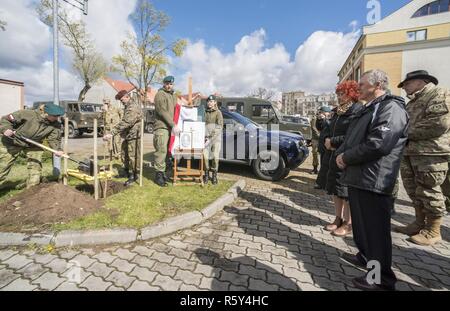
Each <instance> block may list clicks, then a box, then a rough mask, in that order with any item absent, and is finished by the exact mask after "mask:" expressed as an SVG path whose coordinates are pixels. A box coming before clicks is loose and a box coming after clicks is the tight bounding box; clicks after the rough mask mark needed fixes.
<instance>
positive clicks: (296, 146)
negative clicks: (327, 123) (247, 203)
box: [221, 109, 309, 181]
mask: <svg viewBox="0 0 450 311" xmlns="http://www.w3.org/2000/svg"><path fill="white" fill-rule="evenodd" d="M221 111H222V114H223V118H224V129H223V140H222V152H221V159H222V161H223V162H233V163H240V164H245V165H248V166H251V167H252V169H253V172H254V173H255V175H256V176H257V177H258V178H260V179H263V180H267V181H279V180H281V179H284V178H286V177H287V176H288V175H289V173H290V171H291V170H293V169H296V168H297V167H299V166H300V165H301V164H302V163H303V162H304V161H305V160H306V158H307V157H308V155H309V149H308V147H307V143H306V141H305V139H304V138H303V136H301V135H297V134H292V133H288V132H283V131H274V130H271V131H268V130H266V129H264V128H263V127H262V126H260V125H258V124H257V123H255V122H253V121H251V120H250V119H248V118H246V117H244V116H242V115H240V114H238V113H235V112H230V111H228V110H225V109H221Z"/></svg>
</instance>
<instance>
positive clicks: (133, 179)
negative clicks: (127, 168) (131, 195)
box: [124, 173, 137, 187]
mask: <svg viewBox="0 0 450 311" xmlns="http://www.w3.org/2000/svg"><path fill="white" fill-rule="evenodd" d="M136 180H137V175H135V174H134V173H131V174H130V176H129V177H128V180H127V181H126V182H125V184H124V185H125V187H129V186H131V185H132V184H134V183H135V182H136Z"/></svg>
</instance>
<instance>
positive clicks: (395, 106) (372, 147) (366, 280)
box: [336, 70, 409, 290]
mask: <svg viewBox="0 0 450 311" xmlns="http://www.w3.org/2000/svg"><path fill="white" fill-rule="evenodd" d="M359 87H360V93H361V100H363V101H365V102H367V104H366V105H365V107H364V108H363V109H362V110H361V111H360V112H359V113H358V114H357V115H356V116H355V120H354V121H353V122H352V124H351V125H350V127H349V129H348V132H347V135H346V138H345V141H344V143H343V145H342V146H341V148H339V150H338V152H337V153H338V154H339V156H338V157H337V160H336V163H337V164H338V166H339V167H340V168H341V169H344V173H343V176H342V182H343V184H346V185H348V187H349V201H350V210H351V214H352V218H353V237H354V240H355V244H356V246H357V248H358V250H359V253H358V254H357V255H356V256H353V255H350V254H347V253H346V254H344V255H343V259H344V260H346V261H348V262H350V263H352V264H354V265H357V266H360V267H363V268H371V269H374V270H373V271H370V272H368V273H367V275H366V276H364V277H359V278H355V279H354V280H353V283H354V285H355V286H356V287H357V288H359V289H364V290H394V289H395V283H396V281H397V279H396V277H395V274H394V272H393V271H392V267H391V265H392V238H391V210H392V207H393V205H394V198H393V196H392V194H393V191H394V187H395V183H396V180H397V177H398V173H399V170H400V162H401V158H402V154H403V149H404V148H405V145H406V142H407V133H408V123H409V118H408V114H407V112H406V108H405V101H404V100H403V98H401V97H397V96H392V95H388V94H386V90H387V89H388V87H389V80H388V77H387V75H386V73H384V72H383V71H381V70H372V71H369V72H366V73H365V74H364V75H363V76H362V78H361V81H360V82H359Z"/></svg>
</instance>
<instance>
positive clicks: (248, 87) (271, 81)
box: [175, 29, 359, 96]
mask: <svg viewBox="0 0 450 311" xmlns="http://www.w3.org/2000/svg"><path fill="white" fill-rule="evenodd" d="M358 36H359V32H357V31H352V32H349V33H347V34H344V33H339V32H325V31H317V32H315V33H313V34H312V35H311V36H310V37H309V38H308V39H307V40H306V41H305V42H304V43H303V44H302V45H301V46H300V47H299V48H298V50H297V52H296V54H295V55H294V56H293V57H291V55H290V54H289V53H288V52H287V51H286V49H285V48H284V46H283V45H282V44H275V45H274V46H272V47H266V42H265V41H266V33H265V31H264V30H263V29H260V30H258V31H255V32H254V33H252V34H250V35H248V36H244V37H243V38H242V39H241V41H240V42H239V43H238V44H237V45H236V46H235V49H234V52H233V53H229V54H224V53H222V52H221V51H220V50H219V49H217V48H216V47H209V46H207V45H206V44H205V42H204V41H197V42H191V43H189V45H188V47H187V50H186V53H185V54H184V55H183V57H182V58H180V59H178V60H175V68H176V71H180V72H184V74H183V75H182V77H181V80H180V82H179V88H180V89H185V87H184V86H185V85H186V83H187V82H186V81H187V78H188V77H189V76H190V75H192V77H193V79H194V88H195V90H198V91H201V92H202V93H205V94H208V93H213V92H219V93H221V94H223V95H227V96H242V95H248V94H249V93H250V92H251V91H252V90H254V89H256V88H258V87H264V88H267V89H270V90H273V91H288V90H304V91H306V92H309V93H322V92H329V91H332V90H333V89H334V87H335V85H336V83H337V80H338V79H337V72H338V70H339V69H340V67H341V65H342V64H343V63H344V61H345V58H346V57H347V55H348V54H349V52H350V50H351V49H352V48H353V46H354V44H355V43H356V40H357V39H358Z"/></svg>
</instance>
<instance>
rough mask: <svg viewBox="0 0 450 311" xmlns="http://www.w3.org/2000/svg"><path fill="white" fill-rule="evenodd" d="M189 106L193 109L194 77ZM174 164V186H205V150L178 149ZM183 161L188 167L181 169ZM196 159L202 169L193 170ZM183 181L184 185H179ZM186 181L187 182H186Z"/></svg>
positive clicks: (190, 89) (190, 88)
mask: <svg viewBox="0 0 450 311" xmlns="http://www.w3.org/2000/svg"><path fill="white" fill-rule="evenodd" d="M188 96H189V97H188V105H189V107H193V102H192V77H190V78H189V95H188ZM173 157H174V163H173V185H174V186H178V185H192V184H201V185H202V186H203V185H204V184H203V175H204V174H205V169H204V159H203V149H177V150H175V152H174V155H173ZM181 159H186V161H187V167H186V168H185V169H184V168H183V169H181V168H179V167H178V164H179V161H180V160H181ZM195 159H199V160H200V169H193V168H192V161H193V160H195ZM180 181H182V182H183V183H178V182H180ZM185 181H186V182H185Z"/></svg>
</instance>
